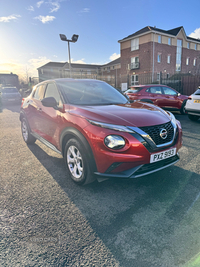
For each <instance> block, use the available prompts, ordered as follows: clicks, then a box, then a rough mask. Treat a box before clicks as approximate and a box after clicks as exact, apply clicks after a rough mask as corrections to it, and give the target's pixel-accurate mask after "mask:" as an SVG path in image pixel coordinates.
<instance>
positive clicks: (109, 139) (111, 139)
mask: <svg viewBox="0 0 200 267" xmlns="http://www.w3.org/2000/svg"><path fill="white" fill-rule="evenodd" d="M104 143H105V145H106V146H107V147H109V148H111V149H121V148H123V147H124V146H125V140H124V138H123V137H121V136H119V135H108V136H106V138H105V139H104Z"/></svg>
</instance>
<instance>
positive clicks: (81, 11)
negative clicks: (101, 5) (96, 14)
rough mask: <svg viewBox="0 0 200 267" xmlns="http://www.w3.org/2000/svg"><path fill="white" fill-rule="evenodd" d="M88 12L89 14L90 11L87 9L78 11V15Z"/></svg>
mask: <svg viewBox="0 0 200 267" xmlns="http://www.w3.org/2000/svg"><path fill="white" fill-rule="evenodd" d="M89 12H90V9H89V8H87V7H86V8H83V9H82V10H80V11H79V13H89Z"/></svg>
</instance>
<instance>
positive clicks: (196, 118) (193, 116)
mask: <svg viewBox="0 0 200 267" xmlns="http://www.w3.org/2000/svg"><path fill="white" fill-rule="evenodd" d="M188 118H189V119H190V120H191V121H198V119H199V116H196V115H190V114H188Z"/></svg>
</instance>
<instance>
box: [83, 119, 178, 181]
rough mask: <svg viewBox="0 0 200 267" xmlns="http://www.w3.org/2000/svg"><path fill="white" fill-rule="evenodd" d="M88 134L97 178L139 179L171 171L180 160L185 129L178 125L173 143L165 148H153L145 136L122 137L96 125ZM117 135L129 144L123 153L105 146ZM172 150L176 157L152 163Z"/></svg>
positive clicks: (124, 134) (126, 134) (86, 129)
mask: <svg viewBox="0 0 200 267" xmlns="http://www.w3.org/2000/svg"><path fill="white" fill-rule="evenodd" d="M85 131H86V134H87V136H90V139H89V143H90V146H91V148H92V150H93V155H94V158H95V162H96V166H97V171H96V172H95V174H96V175H97V176H98V177H119V178H137V177H141V176H143V175H147V174H150V173H153V172H156V171H159V170H161V169H164V168H166V167H169V166H170V165H172V164H175V163H176V162H177V161H178V160H179V156H178V150H179V149H180V148H181V146H182V129H181V125H180V123H179V122H178V121H177V130H176V131H175V133H174V139H173V142H172V143H170V144H169V143H166V144H165V145H164V146H162V147H159V146H156V147H155V146H152V145H151V143H150V142H149V141H148V138H146V139H145V136H142V135H140V134H137V133H136V134H132V133H125V132H123V133H119V132H116V131H112V130H108V129H103V128H100V127H96V126H93V125H90V126H89V127H86V128H85ZM116 133H117V134H118V135H120V136H122V137H123V138H124V139H125V140H126V145H125V147H124V148H123V149H119V150H117V151H113V150H111V149H108V148H107V147H106V146H105V144H104V138H105V137H106V136H107V135H110V134H116ZM172 148H176V155H174V156H172V157H170V158H167V159H164V160H161V161H159V162H155V163H150V157H151V155H152V154H154V153H160V152H165V151H167V150H169V149H172Z"/></svg>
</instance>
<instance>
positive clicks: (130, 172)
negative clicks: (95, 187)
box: [20, 79, 182, 184]
mask: <svg viewBox="0 0 200 267" xmlns="http://www.w3.org/2000/svg"><path fill="white" fill-rule="evenodd" d="M20 121H21V130H22V136H23V139H24V141H25V142H26V143H27V144H30V143H34V142H35V141H36V139H38V140H39V141H41V142H42V143H44V144H45V145H47V146H48V147H49V148H51V149H53V150H54V151H56V152H58V153H60V154H62V155H63V157H64V160H65V164H66V169H67V174H68V176H70V177H71V179H72V180H73V181H74V182H75V183H77V184H87V183H90V182H92V181H94V180H95V179H96V178H97V179H98V178H109V177H121V178H137V177H141V176H143V175H147V174H150V173H153V172H155V171H158V170H161V169H163V168H166V167H168V166H170V165H172V164H174V163H176V162H177V161H178V160H179V155H178V150H179V149H180V147H181V145H182V129H181V125H180V122H179V121H177V120H176V119H175V117H174V115H173V114H172V113H170V112H168V111H164V110H163V109H161V108H159V107H157V106H154V105H153V104H150V103H144V102H140V101H136V102H135V103H130V102H129V100H128V99H127V98H126V97H125V96H124V95H123V94H121V93H120V92H119V91H118V90H116V89H115V88H113V87H112V86H110V85H108V84H107V83H105V82H102V81H98V80H81V79H79V80H75V79H55V80H48V81H45V82H42V83H40V84H38V85H36V86H35V87H34V89H33V91H32V93H31V94H30V96H28V97H27V98H25V99H23V100H22V105H21V110H20Z"/></svg>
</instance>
